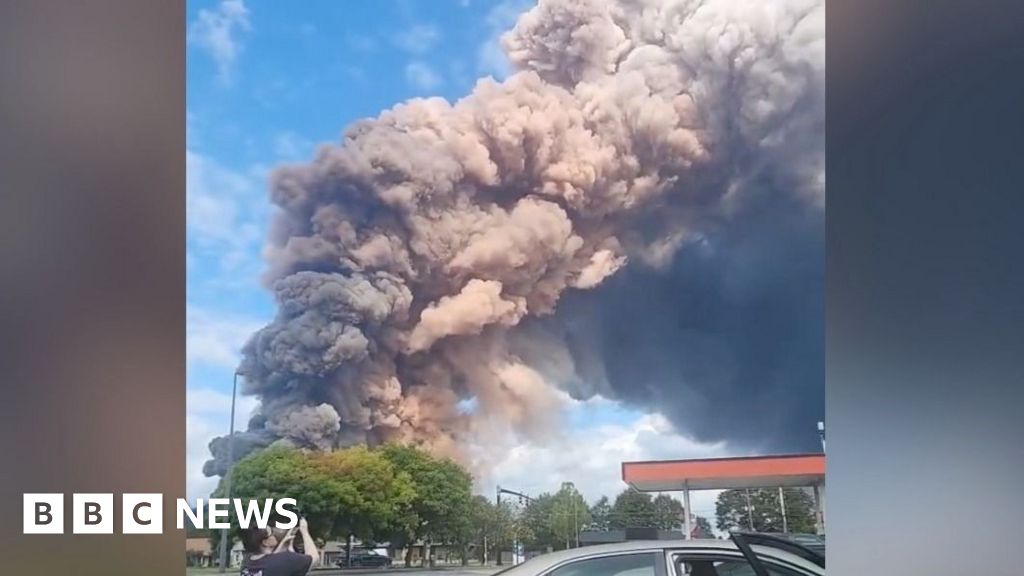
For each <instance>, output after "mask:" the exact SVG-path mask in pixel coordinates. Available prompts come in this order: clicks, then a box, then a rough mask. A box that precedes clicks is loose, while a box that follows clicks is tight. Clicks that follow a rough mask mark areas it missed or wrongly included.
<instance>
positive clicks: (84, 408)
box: [0, 0, 185, 576]
mask: <svg viewBox="0 0 1024 576" xmlns="http://www.w3.org/2000/svg"><path fill="white" fill-rule="evenodd" d="M184 41H185V28H184V4H183V2H178V1H168V0H161V1H159V2H138V1H127V0H125V1H117V2H114V1H93V2H59V1H53V0H20V1H11V2H3V3H0V63H2V64H0V68H2V76H0V77H2V79H3V80H2V82H0V163H2V168H0V191H2V193H0V254H2V266H0V294H2V296H0V318H2V320H0V326H2V328H0V354H2V358H0V366H2V367H3V380H2V384H0V386H3V398H2V400H0V437H2V438H3V446H4V452H3V454H2V458H3V464H2V465H0V487H2V490H0V510H2V517H3V518H5V521H4V522H2V523H0V524H2V528H0V550H2V554H0V557H2V558H3V560H0V573H3V574H10V575H11V576H20V575H22V574H24V575H30V574H61V573H73V574H80V575H89V574H97V575H99V574H103V575H111V574H147V575H155V574H175V575H180V574H181V573H182V571H183V567H184V533H183V531H178V530H173V529H171V530H167V529H166V528H165V531H164V534H163V535H162V536H142V535H140V536H122V535H118V534H115V535H113V536H72V535H70V534H65V535H63V536H33V537H22V536H21V535H20V534H21V529H22V526H21V494H22V493H24V492H63V493H65V494H66V496H65V512H66V514H68V507H69V506H70V505H71V495H70V494H71V493H72V492H112V493H114V494H115V498H114V500H115V510H114V513H115V514H116V515H118V516H119V515H120V513H121V511H120V506H119V504H118V503H119V502H120V494H121V493H124V492H162V493H164V494H165V495H166V496H167V497H168V499H171V498H176V497H184V495H185V494H184V489H185V486H184V485H185V470H184V467H185V329H184V323H185V174H184V169H185V162H184V155H185V102H184V98H185V75H184V70H185V67H184V63H185V62H184V60H185V50H184ZM169 501H170V502H171V503H172V504H173V501H171V500H169ZM164 518H165V523H166V524H170V525H173V522H174V520H173V519H174V514H173V507H171V506H168V507H167V509H165V513H164ZM119 525H120V522H119V518H118V519H116V520H115V530H116V529H117V527H118V526H119ZM68 526H70V517H68Z"/></svg>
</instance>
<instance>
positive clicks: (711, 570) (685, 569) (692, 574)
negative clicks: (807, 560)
mask: <svg viewBox="0 0 1024 576" xmlns="http://www.w3.org/2000/svg"><path fill="white" fill-rule="evenodd" d="M678 566H679V574H680V575H683V574H685V575H687V576H756V572H754V568H753V567H752V566H751V565H750V563H749V562H747V561H746V560H745V559H740V558H736V559H728V560H713V559H706V560H680V561H679V564H678ZM765 568H766V569H767V570H768V574H770V575H771V576H801V575H800V574H799V573H798V572H792V571H790V570H786V569H783V568H778V567H776V566H770V565H765Z"/></svg>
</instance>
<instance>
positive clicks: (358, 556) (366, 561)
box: [335, 550, 391, 568]
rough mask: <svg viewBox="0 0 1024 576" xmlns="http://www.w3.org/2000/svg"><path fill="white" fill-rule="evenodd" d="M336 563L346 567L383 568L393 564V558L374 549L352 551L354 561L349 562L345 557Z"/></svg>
mask: <svg viewBox="0 0 1024 576" xmlns="http://www.w3.org/2000/svg"><path fill="white" fill-rule="evenodd" d="M335 565H337V566H339V567H342V568H345V567H352V568H369V567H372V568H383V567H387V566H391V558H388V557H387V556H384V555H383V554H378V553H376V552H374V551H372V550H368V551H365V552H352V563H351V564H349V563H348V562H346V561H345V559H344V558H342V559H340V560H338V561H337V562H335Z"/></svg>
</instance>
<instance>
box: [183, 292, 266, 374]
mask: <svg viewBox="0 0 1024 576" xmlns="http://www.w3.org/2000/svg"><path fill="white" fill-rule="evenodd" d="M185 316H186V318H185V361H186V364H187V365H189V366H193V365H196V364H205V365H208V366H217V367H221V368H231V369H234V368H236V367H237V366H238V362H239V360H240V359H241V355H240V351H241V349H242V346H243V345H244V344H245V342H246V340H248V339H249V337H250V336H252V334H253V333H254V332H255V331H256V330H258V329H259V328H261V327H262V326H263V325H264V324H265V322H264V321H262V320H257V319H255V318H246V317H241V316H231V315H225V314H219V313H215V312H212V311H210V310H207V309H204V308H199V307H197V306H193V305H188V306H186V308H185Z"/></svg>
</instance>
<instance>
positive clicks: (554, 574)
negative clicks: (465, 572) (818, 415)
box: [495, 533, 825, 576]
mask: <svg viewBox="0 0 1024 576" xmlns="http://www.w3.org/2000/svg"><path fill="white" fill-rule="evenodd" d="M497 574H501V576H823V575H824V574H825V557H824V556H823V555H822V554H820V553H818V552H816V551H814V550H810V549H808V548H805V547H803V546H800V545H798V544H795V543H793V542H792V541H788V540H786V539H784V538H780V537H775V536H768V535H764V534H755V533H733V534H732V535H731V540H636V541H630V542H620V543H616V544H602V545H599V546H585V547H582V548H573V549H570V550H562V551H559V552H552V553H550V554H543V555H540V556H537V557H535V558H532V559H530V560H527V561H526V562H524V563H522V564H519V565H517V566H512V567H510V568H506V569H505V570H502V571H500V572H498V573H497ZM497 574H496V575H495V576H497Z"/></svg>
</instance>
